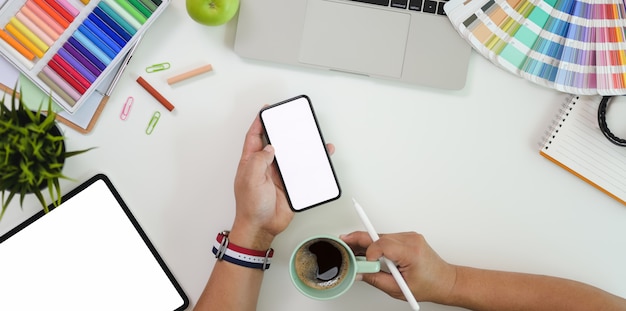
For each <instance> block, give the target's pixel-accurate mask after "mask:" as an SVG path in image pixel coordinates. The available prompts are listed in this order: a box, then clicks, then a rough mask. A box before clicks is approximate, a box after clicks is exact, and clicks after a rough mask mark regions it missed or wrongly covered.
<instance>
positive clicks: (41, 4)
mask: <svg viewBox="0 0 626 311" xmlns="http://www.w3.org/2000/svg"><path fill="white" fill-rule="evenodd" d="M33 1H34V2H35V4H37V5H38V6H39V7H40V8H41V9H42V10H44V12H46V13H48V15H49V16H50V17H52V19H54V20H55V21H56V22H57V23H59V25H61V27H63V28H64V29H66V28H67V27H69V26H70V23H69V22H68V21H66V20H65V18H63V16H61V15H60V14H59V13H57V12H56V11H55V10H54V9H53V8H51V7H50V6H49V5H48V4H47V3H45V2H44V1H43V0H33Z"/></svg>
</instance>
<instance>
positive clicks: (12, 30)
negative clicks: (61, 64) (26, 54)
mask: <svg viewBox="0 0 626 311" xmlns="http://www.w3.org/2000/svg"><path fill="white" fill-rule="evenodd" d="M6 30H7V31H8V32H9V33H10V34H11V35H13V37H15V39H16V40H17V41H19V42H20V43H21V44H22V45H23V46H24V47H26V48H27V49H28V50H29V51H31V52H33V54H35V56H37V57H38V58H42V57H43V51H41V50H40V49H39V48H37V46H35V45H34V44H33V43H32V42H31V41H30V40H28V38H26V37H25V36H24V35H23V34H22V33H21V32H19V31H18V30H17V29H16V28H15V27H14V26H13V25H12V24H7V25H6Z"/></svg>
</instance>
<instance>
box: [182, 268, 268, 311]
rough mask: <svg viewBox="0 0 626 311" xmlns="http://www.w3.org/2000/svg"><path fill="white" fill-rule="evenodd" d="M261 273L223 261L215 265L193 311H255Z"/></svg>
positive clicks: (261, 279)
mask: <svg viewBox="0 0 626 311" xmlns="http://www.w3.org/2000/svg"><path fill="white" fill-rule="evenodd" d="M263 273H264V272H263V271H261V270H259V269H251V268H247V267H242V266H238V265H235V264H232V263H229V262H226V261H218V262H216V263H215V267H214V268H213V272H212V273H211V277H210V278H209V281H208V283H207V285H206V287H205V289H204V291H203V292H202V295H201V296H200V299H199V300H198V303H197V304H196V306H195V308H194V310H195V311H209V310H219V311H230V310H233V311H247V310H256V304H257V300H258V299H259V291H260V288H261V282H262V281H263Z"/></svg>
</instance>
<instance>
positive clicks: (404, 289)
mask: <svg viewBox="0 0 626 311" xmlns="http://www.w3.org/2000/svg"><path fill="white" fill-rule="evenodd" d="M352 202H353V203H354V208H355V209H356V212H357V214H359V217H361V220H362V221H363V224H364V225H365V228H366V229H367V233H369V235H370V237H371V238H372V241H373V242H375V241H377V240H378V239H379V238H380V237H379V236H378V233H376V230H375V229H374V226H373V225H372V222H370V219H369V218H368V217H367V215H366V214H365V211H364V210H363V208H362V207H361V205H360V204H359V203H358V202H357V201H356V200H355V199H354V198H352ZM381 259H382V260H383V261H384V262H385V264H386V265H387V268H389V272H391V275H393V278H394V279H395V280H396V282H397V283H398V286H400V289H401V290H402V293H403V294H404V298H406V300H407V301H408V302H409V304H410V305H411V308H412V309H413V310H415V311H417V310H419V309H420V306H419V304H417V301H416V300H415V297H413V293H412V292H411V289H410V288H409V285H407V284H406V281H404V278H403V277H402V275H401V274H400V271H399V270H398V267H396V265H395V264H394V263H393V262H392V261H391V260H389V259H387V258H385V257H382V258H381Z"/></svg>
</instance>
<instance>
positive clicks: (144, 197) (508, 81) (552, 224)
mask: <svg viewBox="0 0 626 311" xmlns="http://www.w3.org/2000/svg"><path fill="white" fill-rule="evenodd" d="M235 31H236V20H233V21H231V22H230V23H229V24H227V25H225V26H221V27H206V26H202V25H199V24H196V23H195V22H193V21H192V20H191V19H190V18H189V17H188V16H187V13H186V11H185V3H184V1H182V0H178V1H173V3H172V4H171V5H170V7H169V8H168V9H167V10H166V11H165V12H164V13H163V15H162V16H161V17H160V18H159V20H157V21H156V22H155V24H154V25H153V26H152V27H151V29H150V30H149V31H148V33H147V34H146V35H145V37H144V39H143V42H142V43H141V45H140V46H139V48H138V49H137V52H136V54H135V56H134V57H133V59H132V61H131V63H130V65H129V67H128V69H127V71H126V72H125V74H124V76H123V77H122V79H121V81H120V84H119V85H118V87H117V89H116V90H115V92H114V94H113V96H112V98H111V100H110V101H109V103H108V105H107V107H106V109H105V110H104V112H103V114H102V116H101V118H100V120H99V121H98V123H97V125H96V127H95V129H94V130H93V132H92V133H90V134H88V135H82V134H79V133H77V132H74V131H72V130H71V129H66V135H67V145H68V149H70V150H75V149H82V148H87V147H92V146H97V147H98V149H96V150H93V151H91V152H89V153H87V154H84V155H81V156H79V157H75V158H70V159H69V160H68V161H67V163H66V167H65V169H64V173H65V174H66V175H67V176H70V177H72V178H74V179H75V181H63V182H62V186H63V187H64V193H65V192H68V191H69V190H70V189H72V188H74V187H75V186H77V185H78V184H79V183H81V182H82V181H85V180H87V179H88V178H89V177H91V176H93V175H94V174H96V173H105V174H107V175H108V176H109V177H110V178H111V179H112V181H113V183H114V184H115V185H116V187H117V188H118V190H119V192H120V193H121V195H122V197H123V198H124V200H125V201H126V203H127V204H128V205H129V207H130V209H131V210H132V211H133V213H134V215H135V216H136V217H137V219H138V220H139V222H140V224H141V225H142V227H143V228H144V229H145V231H146V233H147V234H148V236H149V237H150V239H151V240H152V242H153V243H154V245H155V246H156V248H157V249H158V251H159V252H160V254H161V255H162V256H163V258H164V260H165V261H166V263H167V264H168V266H169V267H170V268H171V270H172V271H173V273H174V275H175V276H176V278H177V279H178V280H179V282H180V283H181V285H182V287H183V288H184V290H185V291H186V293H187V294H188V295H189V297H190V300H191V301H192V306H193V304H194V302H195V301H197V299H198V297H199V295H200V293H201V291H202V289H203V288H204V285H205V282H206V281H207V279H208V277H209V274H210V272H211V269H212V267H213V264H214V263H215V258H214V257H213V255H212V254H211V245H212V242H213V240H214V239H215V236H216V234H217V232H219V231H221V230H223V229H227V228H229V227H230V225H231V223H232V220H233V217H234V211H235V210H234V195H233V178H234V176H235V171H236V168H237V163H238V160H239V157H240V152H241V146H242V142H243V138H244V134H245V132H246V131H247V129H248V126H249V125H250V123H251V121H252V120H253V118H254V117H255V114H256V113H257V111H258V109H259V108H261V106H262V105H263V104H271V103H274V102H277V101H280V100H283V99H286V98H289V97H292V96H295V95H298V94H307V95H309V96H310V97H311V99H312V101H313V104H314V106H315V109H316V112H317V114H318V118H319V121H320V123H321V127H322V131H323V133H324V135H325V138H326V140H327V141H328V142H332V143H334V144H335V145H336V147H337V151H336V153H335V155H334V156H333V162H334V165H335V167H336V170H337V174H338V178H339V180H340V183H341V186H342V188H343V196H342V198H341V199H339V200H338V201H335V202H333V203H331V204H327V205H324V206H321V207H317V208H315V209H313V210H310V211H306V212H303V213H300V214H297V215H296V217H295V219H294V221H293V222H292V223H291V225H290V226H289V228H288V229H287V230H286V231H285V232H284V233H283V234H282V235H280V236H279V237H278V238H277V239H276V240H275V243H274V245H273V247H274V248H275V249H276V256H275V259H274V261H273V264H272V268H271V269H270V270H269V271H267V272H266V275H265V280H264V283H263V288H262V291H261V298H260V301H259V308H258V310H357V309H362V310H379V309H384V310H408V309H409V308H408V305H407V304H406V303H405V302H402V301H396V300H393V299H391V298H389V297H387V296H386V294H383V293H382V292H379V291H378V290H376V289H374V288H372V287H370V286H368V285H367V284H364V283H360V284H356V285H355V286H354V287H353V288H352V289H351V290H350V291H349V292H348V293H347V294H345V295H344V296H342V297H340V298H338V299H336V300H333V301H325V302H319V301H314V300H310V299H309V298H306V297H304V296H302V295H301V294H299V293H298V292H297V291H296V289H295V288H294V287H293V286H292V284H291V281H290V280H289V275H288V270H287V268H288V259H289V256H290V254H291V251H292V250H293V248H294V247H295V246H296V244H297V243H298V242H300V241H301V240H303V239H304V238H306V237H308V236H311V235H315V234H320V233H328V234H336V235H338V234H341V233H347V232H351V231H353V230H363V229H364V227H363V225H362V224H361V222H360V220H359V218H358V216H357V214H356V213H355V212H354V210H353V208H352V204H351V197H353V196H354V197H355V198H357V200H359V202H360V203H361V205H362V206H363V207H364V209H365V210H366V212H367V213H368V214H369V216H370V218H371V219H372V222H373V224H374V226H375V227H377V229H378V230H379V231H380V232H397V231H417V232H421V233H422V234H424V235H425V236H426V238H427V239H428V241H429V242H430V243H431V245H432V246H433V247H434V248H435V250H437V251H438V252H439V253H440V255H441V256H442V257H443V258H444V259H445V260H447V261H449V262H451V263H456V264H463V265H471V266H477V267H483V268H490V269H502V270H511V271H521V272H529V273H538V274H549V275H555V276H560V277H566V278H572V279H576V280H579V281H583V282H587V283H590V284H593V285H595V286H598V287H601V288H603V289H605V290H608V291H610V292H613V293H615V294H617V295H620V296H626V282H624V280H625V279H626V247H624V245H625V242H626V206H623V205H621V204H620V203H618V202H617V201H615V200H613V199H611V198H609V197H608V196H607V195H605V194H603V193H601V192H600V191H598V190H596V189H595V188H593V187H592V186H590V185H588V184H586V183H585V182H583V181H582V180H580V179H578V178H576V177H574V176H573V175H571V174H570V173H568V172H566V171H565V170H563V169H562V168H560V167H558V166H557V165H555V164H553V163H552V162H549V161H548V160H546V159H544V158H543V157H541V156H540V155H539V153H538V150H539V145H538V142H539V141H540V140H541V137H542V135H543V133H544V131H545V129H546V128H547V125H548V124H549V123H550V121H551V120H552V119H553V116H554V114H555V112H556V111H557V108H558V106H559V104H560V101H561V98H562V95H561V94H560V93H558V92H556V91H553V90H550V89H546V88H543V87H541V86H538V85H535V84H532V83H530V82H527V81H525V80H522V79H521V78H517V77H515V76H514V75H512V74H509V73H507V72H505V71H503V70H501V69H498V68H497V67H496V66H494V65H493V64H491V63H490V62H489V61H487V60H485V59H484V58H483V57H482V56H480V55H478V54H477V53H475V52H473V55H472V57H471V63H470V67H469V74H468V82H467V85H466V86H465V88H464V89H463V90H460V91H443V90H437V89H431V88H425V87H416V86H410V85H405V84H399V83H393V82H384V81H379V80H372V79H368V78H361V77H355V76H350V75H346V74H340V73H331V72H325V71H320V70H314V69H303V68H295V67H289V66H283V65H277V64H272V63H265V62H258V61H250V60H245V59H242V58H240V57H239V56H237V55H236V54H235V53H234V52H233V42H234V36H235ZM268 44H270V43H269V42H268ZM166 61H167V62H170V63H171V66H172V68H171V69H169V70H167V71H162V72H158V73H151V74H147V73H146V72H145V71H144V68H145V67H146V66H148V65H151V64H156V63H160V62H166ZM205 63H211V64H213V66H214V71H213V72H211V73H209V74H206V75H203V76H201V77H196V78H194V79H191V80H188V81H186V82H183V83H180V84H178V85H174V86H169V85H167V83H166V81H165V80H166V79H167V78H169V77H170V76H172V75H175V74H178V73H181V72H184V71H187V70H189V69H192V68H195V67H198V66H200V65H203V64H205ZM139 74H141V75H142V76H143V77H144V78H145V79H146V80H147V81H148V82H150V83H151V84H153V85H154V86H155V87H156V88H157V89H158V90H160V91H161V93H162V94H163V95H164V96H165V97H166V98H168V99H169V100H170V101H171V102H172V103H174V105H175V106H176V109H175V110H174V111H173V112H168V111H167V110H166V109H165V108H163V107H162V106H161V105H160V104H159V103H158V102H156V101H155V100H154V99H153V98H152V97H151V96H150V95H148V93H147V92H146V91H144V90H143V89H142V88H141V87H140V86H139V85H138V84H137V83H136V82H135V81H134V80H135V78H136V77H137V75H139ZM128 96H133V97H134V98H135V105H134V106H133V108H132V111H131V113H130V117H129V118H128V119H127V120H126V121H122V120H120V118H119V114H120V111H121V109H122V106H123V104H124V101H125V100H126V98H127V97H128ZM155 111H160V112H161V114H162V116H161V119H160V121H159V123H158V125H157V127H156V129H155V130H154V132H153V134H152V135H146V134H145V132H144V131H145V128H146V126H147V124H148V121H149V119H150V117H151V116H152V114H153V113H154V112H155ZM18 203H19V202H18V200H15V201H14V202H12V204H11V206H10V207H9V211H8V212H7V214H6V215H5V218H4V219H3V220H2V222H0V233H4V232H6V231H7V230H9V229H10V228H12V227H13V226H15V225H16V224H18V223H19V222H21V221H22V220H23V219H25V218H27V217H28V216H30V215H31V214H33V213H34V212H35V211H37V210H39V209H40V207H39V206H38V203H37V202H36V200H35V199H34V197H28V198H27V200H26V201H25V204H24V205H25V206H24V209H23V211H22V210H21V209H20V208H19V204H18ZM112 230H114V228H112ZM42 238H44V237H42ZM190 309H191V307H190ZM422 309H423V310H433V311H434V310H458V309H456V308H451V307H445V306H438V305H434V304H429V303H423V304H422Z"/></svg>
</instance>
